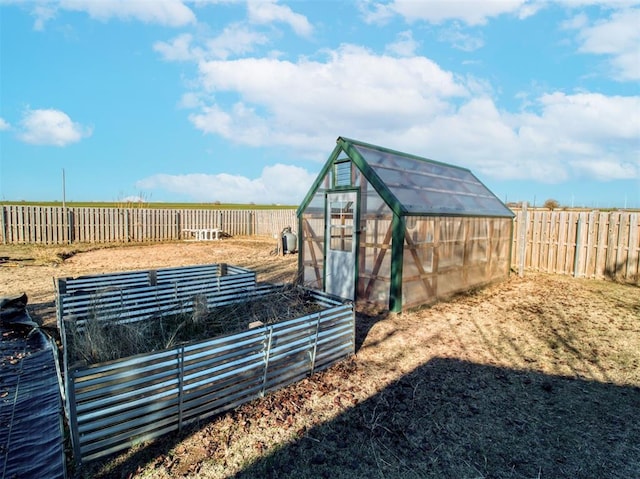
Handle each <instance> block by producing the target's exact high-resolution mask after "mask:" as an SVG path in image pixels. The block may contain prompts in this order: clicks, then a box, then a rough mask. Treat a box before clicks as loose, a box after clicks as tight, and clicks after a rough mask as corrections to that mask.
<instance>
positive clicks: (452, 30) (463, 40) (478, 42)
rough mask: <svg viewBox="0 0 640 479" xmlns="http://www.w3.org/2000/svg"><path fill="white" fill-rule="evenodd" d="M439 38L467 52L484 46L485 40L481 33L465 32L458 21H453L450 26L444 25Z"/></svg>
mask: <svg viewBox="0 0 640 479" xmlns="http://www.w3.org/2000/svg"><path fill="white" fill-rule="evenodd" d="M438 39H439V40H440V41H443V42H447V43H450V44H451V45H452V46H453V47H454V48H457V49H458V50H462V51H465V52H472V51H475V50H478V49H479V48H482V47H483V46H484V40H483V39H482V37H481V36H480V35H479V34H476V35H472V34H470V33H465V32H463V31H462V28H461V26H460V24H459V23H458V22H453V24H452V25H451V26H449V27H443V28H442V29H441V30H440V32H439V33H438Z"/></svg>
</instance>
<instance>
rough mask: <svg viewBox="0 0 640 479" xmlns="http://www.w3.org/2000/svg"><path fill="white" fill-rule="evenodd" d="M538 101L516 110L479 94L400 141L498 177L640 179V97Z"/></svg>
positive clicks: (591, 95)
mask: <svg viewBox="0 0 640 479" xmlns="http://www.w3.org/2000/svg"><path fill="white" fill-rule="evenodd" d="M537 106H538V107H539V112H537V113H534V112H524V113H520V114H516V115H513V114H509V113H507V112H502V111H499V110H498V109H497V108H496V106H495V104H494V103H493V101H492V100H491V99H489V98H487V97H485V98H476V99H473V100H471V101H469V102H468V103H466V104H465V105H463V106H462V107H461V108H460V109H458V110H457V111H456V112H455V113H454V114H451V115H446V116H440V117H436V118H433V119H431V121H429V122H427V123H426V124H425V125H421V126H420V129H419V130H418V131H417V132H408V134H407V135H405V137H403V138H402V140H401V141H402V142H404V143H409V144H413V145H415V148H416V149H417V150H416V151H421V150H422V151H425V152H429V151H431V152H433V155H435V156H436V157H435V158H434V159H440V160H442V161H445V162H446V161H451V162H453V163H458V164H464V165H465V166H468V167H471V168H472V169H474V170H475V171H478V172H481V173H482V174H484V175H487V176H490V177H493V178H500V179H533V180H537V181H541V182H549V183H553V182H561V181H564V180H567V179H569V178H576V177H589V178H593V179H596V180H605V181H606V180H612V179H628V178H640V148H639V145H638V141H637V138H640V98H638V97H607V96H604V95H601V94H594V93H581V94H576V95H566V94H563V93H553V94H547V95H543V96H541V97H540V98H538V100H537Z"/></svg>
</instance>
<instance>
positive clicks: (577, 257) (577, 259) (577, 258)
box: [573, 213, 582, 278]
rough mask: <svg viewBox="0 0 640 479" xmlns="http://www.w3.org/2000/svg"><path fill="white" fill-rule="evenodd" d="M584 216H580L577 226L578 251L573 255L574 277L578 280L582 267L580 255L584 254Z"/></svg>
mask: <svg viewBox="0 0 640 479" xmlns="http://www.w3.org/2000/svg"><path fill="white" fill-rule="evenodd" d="M581 232H582V215H581V214H580V213H579V214H578V222H577V224H576V249H575V252H574V254H573V277H574V278H577V277H578V276H579V273H578V267H579V265H580V254H581V252H582V244H581V239H582V234H581Z"/></svg>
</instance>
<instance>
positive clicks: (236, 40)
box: [206, 24, 269, 59]
mask: <svg viewBox="0 0 640 479" xmlns="http://www.w3.org/2000/svg"><path fill="white" fill-rule="evenodd" d="M268 42H269V39H268V37H267V36H266V35H263V34H262V33H259V32H255V31H252V30H250V29H249V28H247V27H246V26H244V25H241V24H232V25H229V26H227V27H226V28H225V29H224V30H223V32H222V34H220V35H218V36H217V37H216V38H212V39H210V40H208V41H207V42H206V45H207V52H208V53H209V56H208V58H222V59H226V58H228V57H229V56H230V55H242V54H245V53H249V52H251V51H253V49H254V47H255V46H256V45H264V44H267V43H268Z"/></svg>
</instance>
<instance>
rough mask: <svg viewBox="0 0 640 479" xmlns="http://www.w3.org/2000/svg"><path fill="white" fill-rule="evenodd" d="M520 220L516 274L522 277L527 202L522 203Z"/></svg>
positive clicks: (525, 250) (525, 245) (525, 240)
mask: <svg viewBox="0 0 640 479" xmlns="http://www.w3.org/2000/svg"><path fill="white" fill-rule="evenodd" d="M520 213H521V216H522V218H521V221H520V225H519V226H518V243H519V244H518V276H520V277H521V278H522V277H524V263H525V255H526V253H527V224H528V219H527V202H526V201H525V202H523V203H522V211H521V212H520Z"/></svg>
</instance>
